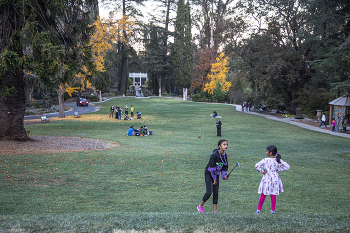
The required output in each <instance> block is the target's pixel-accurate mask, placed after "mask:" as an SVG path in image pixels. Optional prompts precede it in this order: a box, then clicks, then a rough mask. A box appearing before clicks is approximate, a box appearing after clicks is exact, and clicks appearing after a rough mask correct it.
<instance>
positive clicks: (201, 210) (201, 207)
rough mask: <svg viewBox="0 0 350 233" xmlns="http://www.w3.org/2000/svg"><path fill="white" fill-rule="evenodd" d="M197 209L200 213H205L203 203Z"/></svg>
mask: <svg viewBox="0 0 350 233" xmlns="http://www.w3.org/2000/svg"><path fill="white" fill-rule="evenodd" d="M197 210H198V212H199V213H204V208H203V206H201V205H198V206H197Z"/></svg>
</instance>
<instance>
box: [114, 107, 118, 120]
mask: <svg viewBox="0 0 350 233" xmlns="http://www.w3.org/2000/svg"><path fill="white" fill-rule="evenodd" d="M115 119H118V106H117V105H116V106H115Z"/></svg>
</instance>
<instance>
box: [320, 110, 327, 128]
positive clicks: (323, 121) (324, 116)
mask: <svg viewBox="0 0 350 233" xmlns="http://www.w3.org/2000/svg"><path fill="white" fill-rule="evenodd" d="M322 123H324V127H325V128H327V124H326V115H325V114H324V113H323V115H322V121H321V124H320V126H319V128H321V125H322Z"/></svg>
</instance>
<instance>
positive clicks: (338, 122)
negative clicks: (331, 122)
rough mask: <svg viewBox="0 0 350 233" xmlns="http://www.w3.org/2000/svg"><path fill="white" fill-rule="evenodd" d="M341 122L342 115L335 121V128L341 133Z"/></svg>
mask: <svg viewBox="0 0 350 233" xmlns="http://www.w3.org/2000/svg"><path fill="white" fill-rule="evenodd" d="M340 124H341V120H340V117H338V118H337V120H336V121H335V130H336V132H337V133H339V126H340Z"/></svg>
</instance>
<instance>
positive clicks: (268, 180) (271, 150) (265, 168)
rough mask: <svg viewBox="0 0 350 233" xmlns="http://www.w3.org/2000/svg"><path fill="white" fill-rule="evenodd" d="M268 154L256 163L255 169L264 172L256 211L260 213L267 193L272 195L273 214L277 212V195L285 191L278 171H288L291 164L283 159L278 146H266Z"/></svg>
mask: <svg viewBox="0 0 350 233" xmlns="http://www.w3.org/2000/svg"><path fill="white" fill-rule="evenodd" d="M266 155H267V157H268V158H265V159H262V160H261V161H260V162H259V163H257V164H256V165H255V169H256V170H257V171H258V172H260V173H262V174H263V177H262V179H261V182H260V185H259V189H258V193H259V194H261V195H260V199H259V205H258V209H257V211H256V212H255V213H256V214H260V211H261V208H262V206H263V204H264V201H265V198H266V195H270V196H271V212H270V213H271V214H274V213H275V207H276V195H279V193H281V192H283V191H284V190H283V184H282V181H281V179H280V177H279V175H278V172H281V171H286V170H288V169H289V168H290V166H289V164H287V163H286V162H284V161H283V160H282V159H281V155H280V154H278V152H277V147H276V146H274V145H271V146H268V147H267V148H266Z"/></svg>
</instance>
